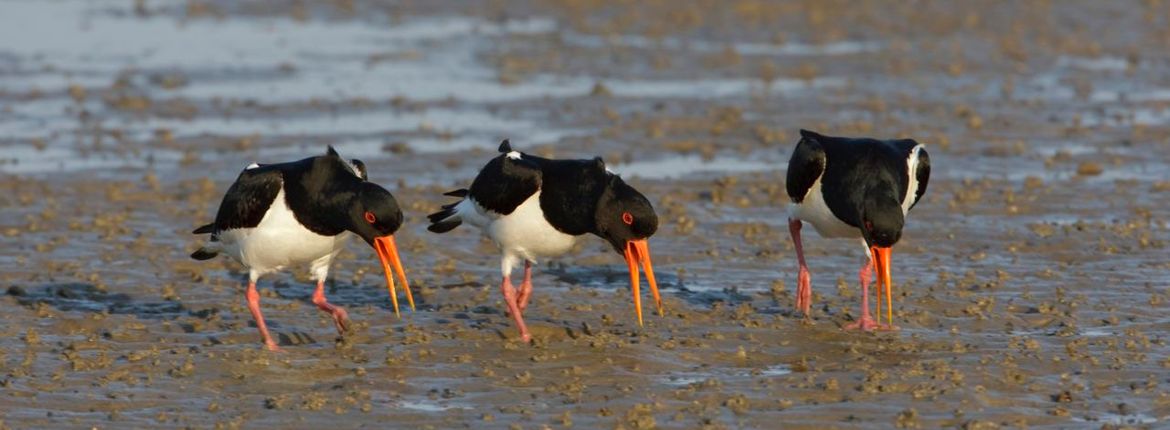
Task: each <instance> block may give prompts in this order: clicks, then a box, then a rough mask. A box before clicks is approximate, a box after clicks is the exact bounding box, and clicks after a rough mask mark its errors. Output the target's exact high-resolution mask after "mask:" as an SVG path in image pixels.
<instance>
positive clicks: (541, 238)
mask: <svg viewBox="0 0 1170 430" xmlns="http://www.w3.org/2000/svg"><path fill="white" fill-rule="evenodd" d="M484 232H485V233H486V234H487V235H488V237H490V238H491V239H492V241H494V242H496V245H497V246H499V247H500V250H502V251H504V254H505V255H508V254H511V255H515V256H518V257H522V258H524V259H526V260H530V261H536V258H537V257H555V256H558V255H561V254H564V253H566V252H568V251H569V250H571V249H573V245H574V244H576V243H577V236H573V235H569V234H565V233H561V232H560V231H558V230H557V229H556V228H555V227H553V226H552V224H549V223H548V221H547V220H545V219H544V213H543V212H541V210H540V191H537V192H536V193H535V194H533V195H532V197H529V198H528V200H525V201H524V203H521V204H520V206H518V207H517V208H516V210H514V211H512V213H511V214H508V215H507V216H499V217H497V218H495V219H494V220H492V222H490V223H488V225H487V228H486V229H485V230H484Z"/></svg>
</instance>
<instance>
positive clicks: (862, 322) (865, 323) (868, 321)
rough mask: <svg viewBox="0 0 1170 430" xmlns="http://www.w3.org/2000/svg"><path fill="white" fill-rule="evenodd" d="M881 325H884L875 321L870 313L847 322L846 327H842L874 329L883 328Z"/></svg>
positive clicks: (848, 328) (863, 329) (864, 329)
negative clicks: (854, 320)
mask: <svg viewBox="0 0 1170 430" xmlns="http://www.w3.org/2000/svg"><path fill="white" fill-rule="evenodd" d="M881 327H882V325H881V324H878V323H877V321H874V319H873V318H872V317H870V316H869V315H862V316H861V319H859V320H857V321H856V322H853V323H849V324H845V327H842V328H843V329H845V330H861V331H874V330H881V329H882V328H881Z"/></svg>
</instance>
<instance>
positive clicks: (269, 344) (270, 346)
mask: <svg viewBox="0 0 1170 430" xmlns="http://www.w3.org/2000/svg"><path fill="white" fill-rule="evenodd" d="M264 348H265V349H267V350H269V351H271V352H278V353H282V354H283V353H284V350H283V349H280V346H277V345H276V341H273V340H272V339H269V340H266V341H264Z"/></svg>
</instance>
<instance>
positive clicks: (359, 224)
mask: <svg viewBox="0 0 1170 430" xmlns="http://www.w3.org/2000/svg"><path fill="white" fill-rule="evenodd" d="M366 178H367V175H366V169H365V164H363V163H362V162H361V161H359V160H350V161H348V162H347V161H345V160H343V159H342V158H341V156H339V155H338V154H337V151H335V150H334V149H333V147H332V146H331V147H329V150H328V152H327V153H326V154H325V155H323V156H317V157H310V158H306V159H303V160H300V161H292V162H287V163H280V164H266V165H259V164H252V165H250V166H248V167H247V168H245V169H244V171H243V172H240V176H239V177H238V178H237V179H236V182H235V183H234V184H232V186H231V188H228V191H227V194H224V196H223V202H222V203H220V205H219V211H218V212H217V213H216V216H215V222H213V223H211V224H207V225H205V226H202V227H199V228H197V229H195V232H194V233H195V234H206V233H210V234H211V238H210V241H208V242H207V243H206V244H204V245H203V247H201V248H199V250H197V251H195V252H194V253H192V254H191V258H194V259H196V260H207V259H211V258H213V257H215V256H216V255H218V254H221V253H222V254H225V255H227V256H229V257H231V258H232V259H234V260H236V261H238V262H240V263H241V264H243V265H244V266H246V267H247V268H248V291H247V294H246V297H247V299H248V308H249V309H250V310H251V311H252V317H253V318H255V319H256V327H258V328H259V329H260V336H261V337H262V338H263V340H264V345H265V346H266V347H267V348H268V349H269V350H273V351H278V350H280V348H279V347H277V344H276V342H275V341H274V340H273V339H272V336H270V335H269V334H268V328H267V326H266V325H265V324H264V316H263V315H261V313H260V295H259V294H258V293H257V292H256V280H257V279H258V278H260V276H263V275H265V274H267V273H272V272H275V271H277V270H280V269H283V268H285V267H287V266H289V265H298V264H307V265H308V266H309V271H310V274H311V275H312V276H313V278H314V279H316V280H317V290H316V291H314V292H313V304H315V305H317V307H318V308H319V309H321V310H322V311H324V312H328V313H329V314H330V315H332V317H333V323H334V325H336V327H337V332H338V333H341V334H344V332H345V331H346V330H347V329H348V327H349V317H348V314H347V313H346V312H345V309H342V308H341V307H338V306H335V305H332V304H330V303H329V302H328V301H327V300H326V299H325V278H326V277H327V276H328V275H329V265H330V263H332V262H333V258H334V257H336V256H337V254H338V253H339V252H341V249H342V248H344V247H345V242H346V241H347V240H348V239H349V237H350V236H351V235H357V236H358V237H361V238H362V239H363V240H365V241H366V243H368V244H369V245H370V246H372V247H373V248H374V251H375V252H376V253H377V254H378V258H379V259H380V260H381V261H382V269H383V270H385V271H386V285H387V287H388V288H389V290H390V298H391V301H393V304H394V314H395V315H398V297H397V295H396V294H395V291H394V280H393V279H392V278H391V273H390V264H391V263H393V265H394V269H395V270H397V272H398V279H399V280H401V281H402V286H403V288H404V289H405V290H406V299H407V300H408V301H410V308H411V309H412V310H413V309H414V298H413V297H411V294H410V285H409V284H407V282H406V272H405V271H404V270H403V269H402V263H401V261H400V260H399V259H398V248H397V246H395V244H394V232H395V231H397V230H398V227H399V226H401V225H402V210H401V209H399V207H398V202H397V201H396V200H395V199H394V196H393V195H391V194H390V192H389V191H386V189H385V188H382V187H381V186H378V185H377V184H375V183H373V182H368V181H366Z"/></svg>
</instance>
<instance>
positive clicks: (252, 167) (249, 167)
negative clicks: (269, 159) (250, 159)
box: [244, 163, 260, 170]
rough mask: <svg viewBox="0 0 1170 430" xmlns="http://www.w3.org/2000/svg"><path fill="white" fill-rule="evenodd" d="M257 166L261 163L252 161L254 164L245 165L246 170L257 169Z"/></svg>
mask: <svg viewBox="0 0 1170 430" xmlns="http://www.w3.org/2000/svg"><path fill="white" fill-rule="evenodd" d="M257 167H260V164H258V163H252V164H249V165H248V167H245V168H244V170H252V169H255V168H257Z"/></svg>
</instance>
